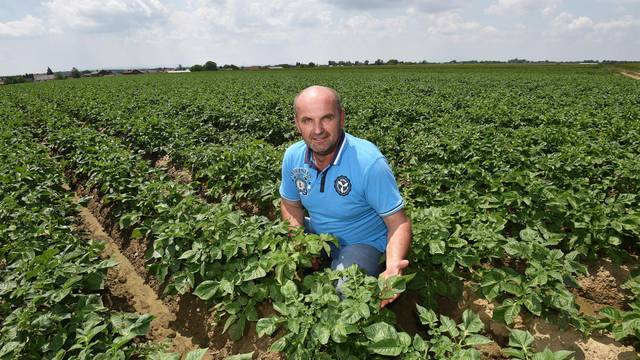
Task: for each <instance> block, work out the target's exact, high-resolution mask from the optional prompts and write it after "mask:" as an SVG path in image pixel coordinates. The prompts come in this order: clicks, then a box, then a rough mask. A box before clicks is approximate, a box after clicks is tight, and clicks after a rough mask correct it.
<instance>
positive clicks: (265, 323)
mask: <svg viewBox="0 0 640 360" xmlns="http://www.w3.org/2000/svg"><path fill="white" fill-rule="evenodd" d="M278 323H279V321H278V319H277V318H275V317H270V318H262V319H260V320H258V322H257V323H256V333H257V334H258V337H263V336H264V335H269V336H271V335H272V334H273V333H274V332H275V331H276V329H277V328H278Z"/></svg>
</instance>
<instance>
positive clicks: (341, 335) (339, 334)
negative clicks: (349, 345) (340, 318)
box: [331, 322, 349, 344]
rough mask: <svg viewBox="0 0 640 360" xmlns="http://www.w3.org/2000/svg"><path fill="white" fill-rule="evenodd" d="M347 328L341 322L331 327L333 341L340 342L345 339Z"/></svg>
mask: <svg viewBox="0 0 640 360" xmlns="http://www.w3.org/2000/svg"><path fill="white" fill-rule="evenodd" d="M347 335H349V334H348V333H347V328H346V327H345V325H344V324H343V323H341V322H339V323H337V324H335V325H334V326H333V328H332V329H331V340H333V341H334V342H336V343H338V344H341V343H344V342H346V341H347Z"/></svg>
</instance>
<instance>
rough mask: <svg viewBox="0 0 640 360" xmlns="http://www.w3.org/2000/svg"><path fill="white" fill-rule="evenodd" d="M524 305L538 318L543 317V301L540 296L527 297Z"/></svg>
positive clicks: (531, 294) (530, 295)
mask: <svg viewBox="0 0 640 360" xmlns="http://www.w3.org/2000/svg"><path fill="white" fill-rule="evenodd" d="M523 304H524V306H525V307H526V308H527V310H529V311H531V313H532V314H534V315H536V316H541V315H542V300H541V299H540V296H539V295H538V294H536V293H530V294H529V295H528V296H525V298H524V299H523Z"/></svg>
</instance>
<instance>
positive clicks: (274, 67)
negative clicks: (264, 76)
mask: <svg viewBox="0 0 640 360" xmlns="http://www.w3.org/2000/svg"><path fill="white" fill-rule="evenodd" d="M269 69H271V70H280V69H284V68H283V67H282V66H269Z"/></svg>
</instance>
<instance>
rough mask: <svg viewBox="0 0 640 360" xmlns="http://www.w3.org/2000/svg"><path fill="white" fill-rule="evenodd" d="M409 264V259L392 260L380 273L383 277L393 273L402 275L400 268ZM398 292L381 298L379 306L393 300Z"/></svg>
mask: <svg viewBox="0 0 640 360" xmlns="http://www.w3.org/2000/svg"><path fill="white" fill-rule="evenodd" d="M407 266H409V260H400V261H397V262H392V263H388V264H387V269H386V270H385V271H384V272H383V273H382V274H381V275H382V276H383V277H384V278H385V279H386V278H388V277H390V276H394V275H402V270H404V269H405V268H407ZM398 296H400V294H395V295H394V296H393V297H391V298H389V299H385V300H382V302H381V303H380V308H383V307H385V306H387V305H388V304H390V303H392V302H393V301H395V299H397V298H398Z"/></svg>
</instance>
